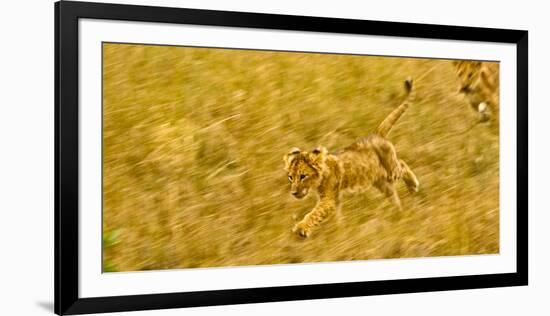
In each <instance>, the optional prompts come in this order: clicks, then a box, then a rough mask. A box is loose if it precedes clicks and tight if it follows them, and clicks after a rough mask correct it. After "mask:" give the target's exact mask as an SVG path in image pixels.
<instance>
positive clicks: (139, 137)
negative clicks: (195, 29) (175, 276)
mask: <svg viewBox="0 0 550 316" xmlns="http://www.w3.org/2000/svg"><path fill="white" fill-rule="evenodd" d="M103 50H104V51H103V53H104V56H103V58H104V59H103V93H104V94H103V124H104V126H103V171H104V173H103V176H104V178H103V195H104V207H103V242H104V247H103V249H104V256H103V263H104V266H103V268H104V271H133V270H148V269H172V268H191V267H213V266H232V265H259V264H277V263H297V262H319V261H341V260H364V259H372V258H404V257H425V256H448V255H465V254H488V253H497V252H498V251H499V157H498V155H499V146H498V135H496V134H495V133H494V132H491V131H490V130H489V129H487V127H486V126H482V125H480V126H477V127H475V128H473V129H472V130H470V131H468V132H463V131H465V130H467V129H468V127H470V126H471V124H472V123H473V122H474V121H475V115H474V114H473V113H471V110H470V108H469V106H468V105H467V103H466V101H465V100H464V99H463V97H462V96H461V95H459V94H458V93H457V87H458V81H457V80H458V79H457V77H456V75H455V73H454V71H453V68H452V66H451V63H450V62H449V61H444V60H429V59H412V58H388V57H366V56H344V55H326V54H304V53H285V52H261V51H243V50H224V49H204V48H183V47H163V46H144V45H126V44H104V47H103ZM424 74H425V76H423V75H424ZM407 76H412V77H413V78H419V77H422V78H420V79H419V80H417V81H416V89H417V102H416V103H415V104H414V105H413V106H412V107H411V108H410V109H409V110H408V112H406V113H405V115H404V116H403V117H402V118H401V120H400V121H399V123H398V124H397V126H395V128H394V129H393V131H392V134H391V135H390V139H391V140H392V141H393V142H394V144H395V145H396V147H397V151H398V154H399V155H400V157H401V158H403V159H404V160H405V161H407V163H408V164H409V165H410V166H411V168H412V169H413V170H414V171H415V173H416V174H417V175H418V177H419V179H420V182H421V189H420V192H419V193H417V194H409V193H408V192H407V191H406V189H405V187H404V185H400V187H399V192H400V195H401V198H402V202H403V206H404V210H403V212H402V214H401V215H400V216H399V218H398V219H395V218H394V217H393V216H391V210H392V208H391V204H390V203H389V202H388V201H386V199H385V198H384V197H382V195H381V194H380V193H378V192H377V191H376V190H374V189H373V190H369V191H367V192H366V193H362V194H356V195H349V196H346V197H345V198H344V203H343V207H342V215H343V218H342V222H343V223H344V226H343V227H342V226H339V227H336V225H335V224H334V220H331V221H329V222H327V223H326V224H325V225H323V226H322V227H321V228H320V229H318V230H317V231H315V232H314V235H313V236H312V237H311V238H310V239H308V240H305V241H302V240H299V239H297V238H295V237H294V236H293V235H292V234H291V231H290V230H291V228H292V226H293V224H294V218H301V217H302V216H303V215H304V214H305V213H306V212H308V211H309V210H310V209H311V208H312V207H313V205H314V204H315V199H314V198H309V199H307V200H294V199H293V198H291V197H290V194H289V193H288V191H289V184H288V180H287V178H286V173H285V172H284V170H283V162H282V156H283V154H284V153H286V152H287V151H288V149H289V148H291V147H293V146H298V147H301V148H304V149H309V148H313V147H314V146H316V145H318V144H322V145H324V146H326V147H327V148H329V150H336V149H339V148H342V147H344V146H346V145H348V144H350V143H351V142H353V141H354V140H355V139H356V138H358V137H360V136H364V135H367V134H368V133H369V132H371V131H372V130H373V129H374V128H375V127H376V126H377V124H378V123H379V122H381V120H382V119H383V118H384V117H385V116H386V115H387V114H388V113H389V112H390V111H391V110H392V109H393V108H394V107H395V106H396V105H397V104H398V103H399V101H400V100H401V98H400V96H401V95H402V89H403V88H402V82H403V80H404V79H405V78H406V77H407Z"/></svg>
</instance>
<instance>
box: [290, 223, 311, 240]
mask: <svg viewBox="0 0 550 316" xmlns="http://www.w3.org/2000/svg"><path fill="white" fill-rule="evenodd" d="M292 232H293V233H295V234H296V235H298V236H299V237H301V238H307V237H309V235H310V234H311V229H309V228H307V227H306V225H304V224H303V223H298V224H296V225H294V228H292Z"/></svg>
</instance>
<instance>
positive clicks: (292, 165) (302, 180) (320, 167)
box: [283, 146, 327, 199]
mask: <svg viewBox="0 0 550 316" xmlns="http://www.w3.org/2000/svg"><path fill="white" fill-rule="evenodd" d="M326 157H327V149H326V148H325V147H322V146H319V147H317V148H315V149H313V150H312V151H311V152H307V151H301V150H300V149H298V148H292V149H291V150H290V151H289V152H288V154H286V155H284V157H283V160H284V162H285V170H286V171H287V172H288V181H290V193H291V194H292V195H293V196H294V197H295V198H297V199H301V198H303V197H305V196H306V195H307V194H308V193H309V191H310V190H312V189H313V190H315V189H317V187H318V186H319V184H320V183H321V180H322V175H323V172H324V171H325V169H326V164H325V160H326Z"/></svg>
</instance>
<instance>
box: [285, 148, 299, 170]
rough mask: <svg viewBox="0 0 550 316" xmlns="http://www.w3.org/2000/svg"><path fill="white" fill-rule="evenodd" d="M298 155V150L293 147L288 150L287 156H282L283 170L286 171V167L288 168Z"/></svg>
mask: <svg viewBox="0 0 550 316" xmlns="http://www.w3.org/2000/svg"><path fill="white" fill-rule="evenodd" d="M299 154H300V148H297V147H293V148H291V149H290V151H289V152H288V154H286V155H284V156H283V161H284V162H285V170H287V171H288V167H290V163H291V162H292V160H294V159H295V158H296V157H298V155H299Z"/></svg>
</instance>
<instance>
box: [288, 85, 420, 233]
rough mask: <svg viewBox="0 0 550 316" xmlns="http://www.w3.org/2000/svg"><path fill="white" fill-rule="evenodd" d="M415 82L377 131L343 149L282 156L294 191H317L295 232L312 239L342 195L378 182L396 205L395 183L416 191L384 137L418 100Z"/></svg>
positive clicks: (416, 184)
mask: <svg viewBox="0 0 550 316" xmlns="http://www.w3.org/2000/svg"><path fill="white" fill-rule="evenodd" d="M412 85H413V84H412V80H407V81H405V88H406V90H407V93H408V96H407V98H406V99H405V101H404V102H403V103H402V104H401V105H399V107H397V108H396V109H395V110H393V111H392V112H391V113H390V114H389V115H388V117H386V119H384V121H383V122H382V123H381V124H380V125H379V126H378V128H377V129H376V132H375V133H374V134H371V135H369V136H367V137H363V138H361V139H359V140H357V141H356V142H355V143H353V144H351V145H350V146H348V147H346V148H344V149H343V150H341V151H339V152H337V153H334V154H332V153H331V154H329V153H328V152H327V149H326V148H325V147H322V146H320V147H317V148H315V149H313V150H312V151H311V152H307V151H302V150H300V149H298V148H292V149H291V150H290V152H289V153H288V154H286V155H284V157H283V160H284V162H285V170H286V171H287V172H288V180H289V181H290V183H291V189H290V193H291V194H292V195H293V196H294V197H296V198H298V199H301V198H303V197H305V196H306V195H307V194H308V193H309V192H310V191H316V192H317V194H318V197H319V199H318V202H317V205H316V206H315V207H314V208H313V210H311V211H310V212H309V213H308V214H307V215H305V216H304V218H303V219H302V220H301V221H300V222H298V223H297V224H296V225H295V226H294V228H293V230H292V231H293V232H294V233H296V234H298V235H299V236H301V237H304V238H305V237H308V236H309V235H310V234H311V231H312V229H313V228H314V227H316V226H318V225H319V224H321V223H322V222H323V221H324V220H325V219H326V218H327V216H328V215H329V214H330V213H331V212H333V211H335V210H338V209H339V206H340V199H341V195H342V193H343V192H345V191H355V190H360V189H366V188H367V187H369V186H374V187H376V188H377V189H378V190H380V191H381V192H382V193H384V194H385V195H386V196H387V197H389V198H391V199H392V201H393V203H394V204H395V205H396V207H397V208H398V209H401V202H400V200H399V196H398V194H397V191H396V189H395V187H394V183H395V182H396V181H397V180H399V179H402V180H404V182H405V183H406V185H407V187H408V188H409V190H411V191H414V192H417V191H418V187H419V182H418V179H417V178H416V176H415V174H414V173H413V172H412V170H411V169H410V168H409V166H407V164H406V163H405V162H404V161H403V160H401V159H399V158H397V153H396V151H395V147H394V146H393V144H392V143H391V142H390V141H388V140H387V139H386V136H387V135H388V133H389V132H390V130H391V128H392V127H393V125H394V124H395V123H396V122H397V120H398V119H399V117H400V116H401V115H402V114H403V112H405V110H406V109H407V108H408V107H409V105H410V103H411V102H412V100H413V99H414V91H413V86H412Z"/></svg>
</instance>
